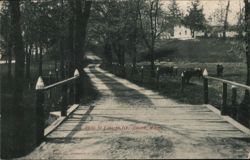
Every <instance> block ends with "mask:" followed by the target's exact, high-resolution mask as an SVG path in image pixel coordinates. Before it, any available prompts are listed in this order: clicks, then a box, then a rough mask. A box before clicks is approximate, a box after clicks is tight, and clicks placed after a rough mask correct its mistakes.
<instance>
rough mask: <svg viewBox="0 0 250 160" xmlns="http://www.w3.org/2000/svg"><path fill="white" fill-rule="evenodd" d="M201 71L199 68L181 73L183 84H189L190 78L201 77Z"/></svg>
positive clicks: (188, 69)
mask: <svg viewBox="0 0 250 160" xmlns="http://www.w3.org/2000/svg"><path fill="white" fill-rule="evenodd" d="M202 72H203V70H202V69H201V68H187V69H186V70H185V71H183V78H184V80H185V83H189V82H190V79H191V78H192V77H199V78H201V77H202Z"/></svg>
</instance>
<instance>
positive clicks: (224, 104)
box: [221, 83, 227, 115]
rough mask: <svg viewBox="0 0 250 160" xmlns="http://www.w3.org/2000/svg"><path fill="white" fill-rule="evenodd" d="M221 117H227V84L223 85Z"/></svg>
mask: <svg viewBox="0 0 250 160" xmlns="http://www.w3.org/2000/svg"><path fill="white" fill-rule="evenodd" d="M221 115H227V83H223V92H222V105H221Z"/></svg>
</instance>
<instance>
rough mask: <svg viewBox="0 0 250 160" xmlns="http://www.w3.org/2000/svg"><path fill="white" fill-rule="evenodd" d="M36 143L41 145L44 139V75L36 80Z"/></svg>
mask: <svg viewBox="0 0 250 160" xmlns="http://www.w3.org/2000/svg"><path fill="white" fill-rule="evenodd" d="M35 89H36V145H37V146H38V145H40V144H41V143H42V142H43V141H44V127H45V117H44V92H43V89H44V83H43V79H42V77H39V78H38V80H37V82H36V88H35Z"/></svg>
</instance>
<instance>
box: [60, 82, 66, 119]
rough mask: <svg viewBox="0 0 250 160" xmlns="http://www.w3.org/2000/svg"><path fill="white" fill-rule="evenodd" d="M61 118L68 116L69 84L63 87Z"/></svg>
mask: <svg viewBox="0 0 250 160" xmlns="http://www.w3.org/2000/svg"><path fill="white" fill-rule="evenodd" d="M60 105H61V116H67V84H63V86H62V100H61V104H60Z"/></svg>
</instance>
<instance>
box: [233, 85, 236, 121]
mask: <svg viewBox="0 0 250 160" xmlns="http://www.w3.org/2000/svg"><path fill="white" fill-rule="evenodd" d="M232 117H233V118H234V119H236V117H237V88H236V86H234V85H233V86H232Z"/></svg>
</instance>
